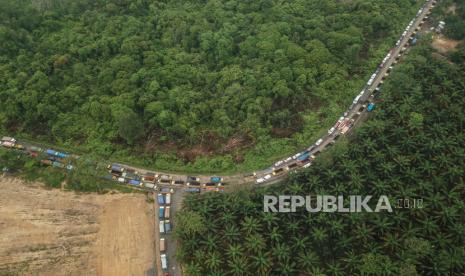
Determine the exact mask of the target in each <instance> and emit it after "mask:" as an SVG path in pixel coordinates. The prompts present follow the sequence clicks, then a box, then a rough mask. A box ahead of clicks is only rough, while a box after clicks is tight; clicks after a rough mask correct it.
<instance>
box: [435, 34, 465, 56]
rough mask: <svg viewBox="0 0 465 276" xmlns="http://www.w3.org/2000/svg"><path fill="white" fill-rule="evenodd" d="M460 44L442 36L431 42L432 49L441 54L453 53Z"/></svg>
mask: <svg viewBox="0 0 465 276" xmlns="http://www.w3.org/2000/svg"><path fill="white" fill-rule="evenodd" d="M459 43H460V41H458V40H453V39H448V38H445V37H443V36H437V37H435V38H434V40H433V48H434V49H436V50H437V51H438V52H439V53H441V54H447V53H448V52H451V51H455V48H456V47H457V45H458V44H459Z"/></svg>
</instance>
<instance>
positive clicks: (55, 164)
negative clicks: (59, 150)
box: [52, 161, 65, 168]
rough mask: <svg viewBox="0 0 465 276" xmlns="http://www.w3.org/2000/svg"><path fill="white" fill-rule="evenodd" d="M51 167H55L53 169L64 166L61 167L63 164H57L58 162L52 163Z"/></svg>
mask: <svg viewBox="0 0 465 276" xmlns="http://www.w3.org/2000/svg"><path fill="white" fill-rule="evenodd" d="M52 166H53V167H55V168H64V167H65V165H63V163H61V162H58V161H53V162H52Z"/></svg>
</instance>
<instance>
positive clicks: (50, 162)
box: [40, 159, 52, 166]
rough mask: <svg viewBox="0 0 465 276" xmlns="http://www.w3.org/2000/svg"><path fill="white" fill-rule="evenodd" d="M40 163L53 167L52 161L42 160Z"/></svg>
mask: <svg viewBox="0 0 465 276" xmlns="http://www.w3.org/2000/svg"><path fill="white" fill-rule="evenodd" d="M40 163H41V164H43V165H47V166H51V165H52V160H48V159H42V160H40Z"/></svg>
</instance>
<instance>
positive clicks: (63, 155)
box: [45, 149, 69, 158]
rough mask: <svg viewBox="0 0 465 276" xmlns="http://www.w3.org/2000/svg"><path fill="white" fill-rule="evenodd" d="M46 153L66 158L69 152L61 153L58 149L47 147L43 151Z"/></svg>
mask: <svg viewBox="0 0 465 276" xmlns="http://www.w3.org/2000/svg"><path fill="white" fill-rule="evenodd" d="M45 153H46V154H48V155H51V156H56V157H58V158H66V157H68V156H69V154H67V153H62V152H59V151H55V150H52V149H47V150H46V151H45Z"/></svg>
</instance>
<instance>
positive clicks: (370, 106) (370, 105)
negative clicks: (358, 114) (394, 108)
mask: <svg viewBox="0 0 465 276" xmlns="http://www.w3.org/2000/svg"><path fill="white" fill-rule="evenodd" d="M373 109H375V104H374V103H369V104H368V106H367V111H368V112H371V111H373Z"/></svg>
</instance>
